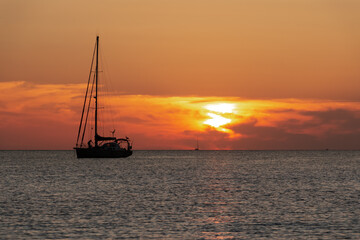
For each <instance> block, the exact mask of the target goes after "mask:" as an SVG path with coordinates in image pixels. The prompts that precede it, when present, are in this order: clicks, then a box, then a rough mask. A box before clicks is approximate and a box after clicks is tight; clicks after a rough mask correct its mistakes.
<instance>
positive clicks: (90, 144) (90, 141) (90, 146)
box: [88, 139, 93, 148]
mask: <svg viewBox="0 0 360 240" xmlns="http://www.w3.org/2000/svg"><path fill="white" fill-rule="evenodd" d="M88 146H89V148H92V147H93V146H92V140H91V139H90V140H89V141H88Z"/></svg>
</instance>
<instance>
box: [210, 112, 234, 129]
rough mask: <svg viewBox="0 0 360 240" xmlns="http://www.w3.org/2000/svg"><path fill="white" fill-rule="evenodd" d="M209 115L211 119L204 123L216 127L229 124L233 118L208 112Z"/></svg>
mask: <svg viewBox="0 0 360 240" xmlns="http://www.w3.org/2000/svg"><path fill="white" fill-rule="evenodd" d="M208 116H209V117H211V119H208V120H206V121H205V122H204V123H205V124H207V125H210V126H212V127H215V128H218V127H220V126H222V125H225V124H228V123H230V122H231V119H228V118H224V117H222V116H220V115H218V114H215V113H208Z"/></svg>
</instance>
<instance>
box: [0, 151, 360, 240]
mask: <svg viewBox="0 0 360 240" xmlns="http://www.w3.org/2000/svg"><path fill="white" fill-rule="evenodd" d="M0 193H1V194H0V239H360V217H359V216H360V200H359V199H360V151H134V154H133V156H131V157H129V158H125V159H77V158H76V156H75V152H74V151H0Z"/></svg>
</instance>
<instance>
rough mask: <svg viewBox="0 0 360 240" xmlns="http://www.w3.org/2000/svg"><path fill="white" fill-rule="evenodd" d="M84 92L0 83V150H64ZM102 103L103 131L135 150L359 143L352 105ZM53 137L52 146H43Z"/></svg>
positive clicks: (357, 114) (210, 100) (192, 100)
mask: <svg viewBox="0 0 360 240" xmlns="http://www.w3.org/2000/svg"><path fill="white" fill-rule="evenodd" d="M85 88H86V86H85V85H84V84H52V85H50V84H32V83H28V82H3V83H0V90H1V92H2V94H3V99H6V101H3V102H2V104H0V112H1V115H0V131H1V132H2V133H3V134H2V135H1V136H3V137H2V138H1V136H0V146H1V148H2V149H71V148H72V147H73V144H74V140H75V137H76V132H77V127H78V124H79V120H80V114H81V106H82V102H83V94H84V89H85ZM106 98H107V99H105V100H106V102H111V103H112V106H111V107H112V110H113V113H114V115H113V119H114V120H115V121H114V123H113V125H112V123H111V122H109V123H108V124H109V126H107V125H105V126H104V131H105V132H108V129H109V130H113V128H112V127H115V129H116V133H117V134H116V136H117V137H122V136H129V137H130V138H131V139H132V140H134V142H135V145H134V146H135V149H193V147H194V144H195V143H194V139H196V138H197V137H198V138H199V142H200V143H201V149H279V148H282V149H295V148H296V149H299V148H302V149H325V148H329V149H358V145H356V144H357V142H356V141H354V140H353V139H355V138H358V137H359V136H360V128H359V126H358V124H357V122H358V121H359V120H360V103H359V102H343V101H341V102H336V101H323V100H301V99H282V100H245V99H240V98H234V97H179V96H177V97H164V96H149V95H116V94H111V95H109V96H107V97H106ZM105 100H104V101H105ZM224 104H225V105H224ZM219 106H223V108H220V107H219ZM104 114H105V113H104ZM101 116H103V115H101ZM107 119H109V118H107ZM110 125H111V126H110ZM54 136H56V138H57V141H48V139H52V138H54ZM339 138H341V139H343V140H342V141H341V142H339V141H338V139H339Z"/></svg>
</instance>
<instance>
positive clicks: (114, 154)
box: [75, 147, 132, 158]
mask: <svg viewBox="0 0 360 240" xmlns="http://www.w3.org/2000/svg"><path fill="white" fill-rule="evenodd" d="M75 150H76V156H77V158H126V157H129V156H131V155H132V151H131V150H126V149H119V150H109V149H103V148H96V147H94V148H75Z"/></svg>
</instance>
